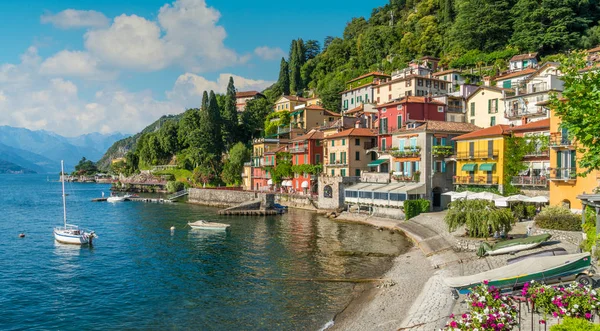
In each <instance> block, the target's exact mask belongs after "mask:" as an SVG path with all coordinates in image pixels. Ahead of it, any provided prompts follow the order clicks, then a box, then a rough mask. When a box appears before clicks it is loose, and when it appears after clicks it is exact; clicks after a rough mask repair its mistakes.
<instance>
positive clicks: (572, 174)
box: [548, 110, 600, 211]
mask: <svg viewBox="0 0 600 331" xmlns="http://www.w3.org/2000/svg"><path fill="white" fill-rule="evenodd" d="M560 123H561V119H560V117H558V116H557V115H556V114H554V111H552V110H551V111H550V177H549V178H548V180H549V181H550V183H549V186H550V204H551V205H562V206H564V207H566V208H570V209H571V210H573V211H581V210H582V208H583V207H582V205H581V201H580V200H579V199H577V196H578V195H581V194H584V193H588V194H590V193H593V192H594V189H596V188H597V187H598V186H599V179H600V172H599V171H597V170H594V171H592V172H590V173H589V174H587V175H586V176H585V177H581V176H578V175H577V174H580V173H582V172H584V170H585V169H580V168H579V165H578V164H577V162H578V160H579V158H581V157H582V156H583V151H582V150H581V148H580V147H581V146H579V147H578V146H577V141H576V140H575V139H572V138H570V137H569V132H568V131H567V130H565V129H561V127H560Z"/></svg>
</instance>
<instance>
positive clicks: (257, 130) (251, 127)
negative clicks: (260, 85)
mask: <svg viewBox="0 0 600 331" xmlns="http://www.w3.org/2000/svg"><path fill="white" fill-rule="evenodd" d="M272 111H273V105H272V104H271V103H270V102H269V100H267V99H265V98H258V99H253V100H249V101H248V102H247V103H246V110H244V112H243V113H242V124H241V128H242V130H241V131H242V132H243V134H244V140H243V141H248V140H251V139H253V138H258V137H260V136H261V135H262V132H263V131H264V128H265V118H267V116H268V115H269V114H270V113H271V112H272Z"/></svg>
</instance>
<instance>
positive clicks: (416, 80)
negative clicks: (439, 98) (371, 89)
mask: <svg viewBox="0 0 600 331" xmlns="http://www.w3.org/2000/svg"><path fill="white" fill-rule="evenodd" d="M448 92H449V83H448V82H446V81H443V80H440V79H436V78H432V77H429V76H416V75H409V76H406V77H400V78H396V79H394V78H393V77H392V79H391V80H389V81H387V82H384V83H380V84H379V85H377V87H376V88H375V102H376V103H377V104H378V105H381V104H384V103H388V102H392V100H394V99H399V98H403V97H406V96H417V97H419V96H436V95H443V94H446V93H448Z"/></svg>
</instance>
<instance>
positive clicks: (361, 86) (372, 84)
mask: <svg viewBox="0 0 600 331" xmlns="http://www.w3.org/2000/svg"><path fill="white" fill-rule="evenodd" d="M375 85H377V83H375V82H371V83H366V84H363V85H360V86H357V87H353V88H351V89H347V90H343V91H342V92H340V93H339V94H344V93H348V92H352V91H354V90H360V89H361V88H363V87H368V86H375Z"/></svg>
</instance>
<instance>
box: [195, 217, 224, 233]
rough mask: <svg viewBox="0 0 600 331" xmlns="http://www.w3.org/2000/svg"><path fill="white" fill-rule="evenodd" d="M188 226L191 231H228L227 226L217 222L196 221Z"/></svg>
mask: <svg viewBox="0 0 600 331" xmlns="http://www.w3.org/2000/svg"><path fill="white" fill-rule="evenodd" d="M188 225H189V226H190V227H191V228H192V229H196V230H220V231H225V230H227V229H229V226H230V225H229V224H225V223H217V222H207V221H202V220H200V221H196V222H193V223H191V222H188Z"/></svg>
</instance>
